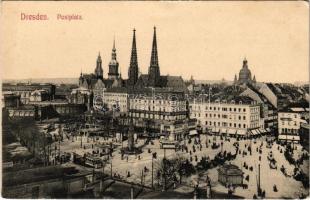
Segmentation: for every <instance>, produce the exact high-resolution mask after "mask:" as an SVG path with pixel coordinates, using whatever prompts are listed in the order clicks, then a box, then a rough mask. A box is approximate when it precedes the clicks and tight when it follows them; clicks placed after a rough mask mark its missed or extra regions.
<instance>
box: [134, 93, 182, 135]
mask: <svg viewBox="0 0 310 200" xmlns="http://www.w3.org/2000/svg"><path fill="white" fill-rule="evenodd" d="M129 116H131V117H133V119H134V124H135V126H140V127H144V126H145V123H146V122H147V121H151V124H152V126H153V128H155V129H157V130H159V129H160V124H161V123H163V122H164V121H176V120H184V119H186V117H187V108H186V99H185V96H184V93H182V92H174V91H170V90H167V89H160V88H144V89H143V90H134V91H132V92H131V93H130V94H129Z"/></svg>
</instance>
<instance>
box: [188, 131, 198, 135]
mask: <svg viewBox="0 0 310 200" xmlns="http://www.w3.org/2000/svg"><path fill="white" fill-rule="evenodd" d="M197 134H198V132H197V130H190V131H189V135H197Z"/></svg>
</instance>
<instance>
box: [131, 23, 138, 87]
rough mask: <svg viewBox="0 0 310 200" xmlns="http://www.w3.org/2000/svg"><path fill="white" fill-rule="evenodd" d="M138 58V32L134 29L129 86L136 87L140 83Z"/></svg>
mask: <svg viewBox="0 0 310 200" xmlns="http://www.w3.org/2000/svg"><path fill="white" fill-rule="evenodd" d="M138 73H139V67H138V58H137V47H136V30H135V29H133V39H132V47H131V57H130V65H129V69H128V85H129V86H134V85H135V84H136V82H137V81H138Z"/></svg>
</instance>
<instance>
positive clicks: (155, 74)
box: [149, 26, 160, 87]
mask: <svg viewBox="0 0 310 200" xmlns="http://www.w3.org/2000/svg"><path fill="white" fill-rule="evenodd" d="M159 82H160V70H159V65H158V53H157V40H156V27H155V26H154V34H153V44H152V54H151V63H150V67H149V86H151V87H156V86H158V84H159Z"/></svg>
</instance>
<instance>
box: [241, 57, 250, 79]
mask: <svg viewBox="0 0 310 200" xmlns="http://www.w3.org/2000/svg"><path fill="white" fill-rule="evenodd" d="M251 79H252V75H251V71H250V70H249V68H248V61H247V60H246V59H244V60H243V66H242V69H241V70H240V72H239V81H241V82H243V81H247V80H251Z"/></svg>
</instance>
